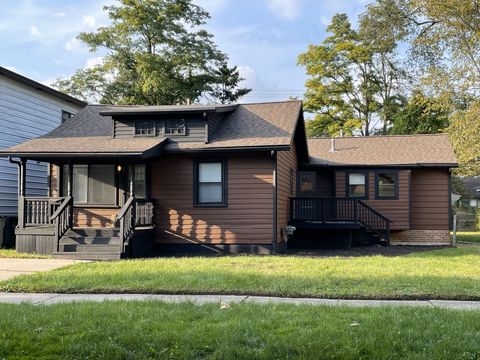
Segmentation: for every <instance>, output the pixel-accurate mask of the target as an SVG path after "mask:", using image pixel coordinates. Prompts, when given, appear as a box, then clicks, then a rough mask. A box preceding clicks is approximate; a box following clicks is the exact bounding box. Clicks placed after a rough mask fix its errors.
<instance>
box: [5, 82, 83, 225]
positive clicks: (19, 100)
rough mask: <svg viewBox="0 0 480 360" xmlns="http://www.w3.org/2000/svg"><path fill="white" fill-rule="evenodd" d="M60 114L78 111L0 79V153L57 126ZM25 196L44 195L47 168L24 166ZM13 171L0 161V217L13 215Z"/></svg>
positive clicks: (15, 189)
mask: <svg viewBox="0 0 480 360" xmlns="http://www.w3.org/2000/svg"><path fill="white" fill-rule="evenodd" d="M62 110H66V111H69V112H71V113H76V112H77V111H78V110H79V107H77V106H75V105H73V104H71V103H68V102H65V101H62V100H60V99H57V98H55V97H54V96H52V95H49V94H45V93H42V92H41V91H36V90H34V89H32V88H29V87H28V86H25V85H22V84H19V83H17V82H15V81H13V80H10V79H7V78H5V77H3V76H0V149H4V148H8V147H11V146H14V145H17V144H20V143H23V142H25V141H27V140H30V139H32V138H35V137H38V136H41V135H44V134H46V133H47V132H49V131H51V130H52V129H54V128H55V127H57V126H58V125H59V124H60V123H61V116H62ZM26 175H27V177H26V179H27V181H26V194H27V195H29V196H46V195H47V194H48V165H47V164H45V163H40V162H36V161H29V162H28V163H27V173H26ZM17 194H18V178H17V167H16V165H14V164H10V163H9V162H8V159H5V158H0V215H10V216H15V215H17Z"/></svg>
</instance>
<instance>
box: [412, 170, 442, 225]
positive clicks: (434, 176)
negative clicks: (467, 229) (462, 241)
mask: <svg viewBox="0 0 480 360" xmlns="http://www.w3.org/2000/svg"><path fill="white" fill-rule="evenodd" d="M448 177H449V172H448V169H433V168H432V169H418V170H417V169H414V170H412V229H413V230H448V229H449V192H450V186H449V179H448Z"/></svg>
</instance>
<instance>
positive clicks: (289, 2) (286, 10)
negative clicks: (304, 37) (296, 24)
mask: <svg viewBox="0 0 480 360" xmlns="http://www.w3.org/2000/svg"><path fill="white" fill-rule="evenodd" d="M266 2H267V6H268V8H269V9H270V11H271V12H272V13H273V14H274V15H275V16H276V17H278V18H280V19H283V20H295V19H296V18H297V17H298V16H299V15H300V13H301V12H302V6H303V1H302V0H266Z"/></svg>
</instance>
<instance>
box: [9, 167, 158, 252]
mask: <svg viewBox="0 0 480 360" xmlns="http://www.w3.org/2000/svg"><path fill="white" fill-rule="evenodd" d="M25 164H26V161H23V160H22V161H19V162H18V165H19V185H20V186H19V198H18V199H19V200H18V227H17V229H16V250H17V251H19V252H27V253H38V254H53V255H54V256H55V257H60V258H71V259H98V260H111V259H120V258H123V257H136V256H145V255H146V254H148V252H149V251H150V250H151V248H152V246H153V237H154V228H155V206H154V201H153V200H151V199H150V198H148V191H147V189H146V181H145V166H146V165H144V164H141V165H140V166H143V171H140V172H138V171H136V166H137V165H135V164H132V163H130V164H122V165H120V164H113V163H110V164H108V163H107V164H106V163H89V164H85V163H81V164H72V163H69V164H63V163H59V164H58V165H59V166H58V167H57V169H59V170H57V174H56V175H55V176H54V177H53V178H52V179H51V181H50V195H52V196H49V197H30V196H25V181H24V179H25V169H26V166H25ZM95 166H96V168H94V167H95ZM90 167H91V168H92V169H93V168H94V169H95V172H94V171H93V170H90ZM85 169H86V170H87V171H83V172H82V170H85ZM75 170H76V171H75ZM140 175H141V176H140ZM53 182H56V185H57V186H56V189H55V188H54V186H52V183H53ZM136 190H137V191H138V193H139V196H138V197H137V196H136ZM59 195H60V196H59ZM92 199H93V200H94V201H93V202H92V201H91V200H92ZM99 213H100V215H99ZM92 214H93V215H92ZM85 219H87V220H85Z"/></svg>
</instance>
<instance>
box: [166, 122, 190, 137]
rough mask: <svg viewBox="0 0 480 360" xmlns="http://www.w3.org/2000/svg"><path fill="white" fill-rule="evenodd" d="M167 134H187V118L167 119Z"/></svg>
mask: <svg viewBox="0 0 480 360" xmlns="http://www.w3.org/2000/svg"><path fill="white" fill-rule="evenodd" d="M165 134H168V135H185V134H186V126H185V119H176V120H166V121H165Z"/></svg>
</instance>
